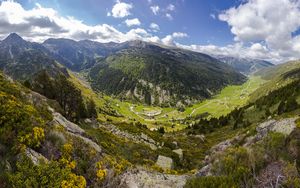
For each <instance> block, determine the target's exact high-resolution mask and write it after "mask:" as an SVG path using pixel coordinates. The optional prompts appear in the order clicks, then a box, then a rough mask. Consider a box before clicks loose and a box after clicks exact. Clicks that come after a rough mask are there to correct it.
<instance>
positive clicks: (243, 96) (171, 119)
mask: <svg viewBox="0 0 300 188" xmlns="http://www.w3.org/2000/svg"><path fill="white" fill-rule="evenodd" d="M263 83H265V80H263V79H261V78H260V77H259V76H250V77H249V79H248V81H247V82H245V83H244V84H242V85H234V86H227V87H225V88H224V89H223V90H222V91H221V92H220V93H219V94H217V95H215V96H214V97H213V98H211V99H207V100H204V101H202V102H200V103H197V104H194V105H192V106H189V107H187V108H186V109H184V111H183V112H180V111H179V110H178V109H177V108H171V107H170V108H161V107H157V106H156V107H154V106H145V105H142V104H132V103H130V102H126V101H120V100H118V99H113V98H110V97H107V96H106V100H108V101H109V103H110V104H111V106H112V107H113V109H114V110H116V111H117V112H118V113H119V114H122V115H123V116H124V117H125V118H126V119H127V121H134V120H136V121H139V122H141V123H143V124H145V125H147V126H148V127H149V128H150V129H151V128H152V129H156V128H158V127H157V125H158V124H159V125H163V126H164V128H165V130H166V131H177V130H181V129H183V128H185V127H187V125H186V124H184V123H183V120H184V119H185V118H187V117H195V116H198V115H201V114H205V113H207V114H208V118H209V117H220V116H222V115H226V114H228V113H229V112H231V111H232V110H233V109H235V108H236V107H239V106H243V105H245V104H246V103H247V101H248V100H249V96H250V94H251V93H253V92H254V91H255V90H256V89H257V88H259V86H261V85H262V84H263ZM124 117H123V118H120V119H122V121H124ZM112 119H113V120H117V119H118V118H114V117H112Z"/></svg>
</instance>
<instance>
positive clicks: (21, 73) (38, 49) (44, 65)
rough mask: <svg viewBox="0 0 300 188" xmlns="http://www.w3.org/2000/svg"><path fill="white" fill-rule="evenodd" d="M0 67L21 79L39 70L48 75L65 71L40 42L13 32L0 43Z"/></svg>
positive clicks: (28, 77) (13, 76)
mask: <svg viewBox="0 0 300 188" xmlns="http://www.w3.org/2000/svg"><path fill="white" fill-rule="evenodd" d="M0 69H1V70H2V71H3V72H4V73H6V74H8V75H10V76H11V77H12V78H14V79H18V80H23V81H25V80H27V79H31V78H33V77H34V75H35V74H36V73H38V72H39V71H41V70H47V72H48V73H49V74H50V75H57V74H60V73H61V74H65V73H66V70H65V69H64V68H62V67H61V66H60V65H59V64H58V63H57V62H55V60H54V59H53V58H52V57H50V56H49V55H48V54H47V49H46V48H44V47H43V46H42V45H41V44H38V43H31V42H28V41H25V40H23V39H22V38H21V37H20V36H18V35H17V34H15V33H12V34H10V35H9V36H8V37H7V38H6V39H4V40H3V41H1V43H0Z"/></svg>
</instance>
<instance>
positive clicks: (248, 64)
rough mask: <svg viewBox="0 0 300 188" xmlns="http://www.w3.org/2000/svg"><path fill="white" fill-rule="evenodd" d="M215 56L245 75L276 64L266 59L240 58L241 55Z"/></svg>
mask: <svg viewBox="0 0 300 188" xmlns="http://www.w3.org/2000/svg"><path fill="white" fill-rule="evenodd" d="M213 57H215V58H216V59H218V60H220V61H222V62H224V63H226V64H228V65H230V66H231V67H233V68H234V69H235V70H236V71H238V72H240V73H243V74H245V75H250V74H253V73H255V72H257V71H259V70H261V69H263V68H266V67H271V66H274V65H273V64H272V63H270V62H268V61H265V60H260V59H251V58H240V57H231V56H224V55H214V56H213Z"/></svg>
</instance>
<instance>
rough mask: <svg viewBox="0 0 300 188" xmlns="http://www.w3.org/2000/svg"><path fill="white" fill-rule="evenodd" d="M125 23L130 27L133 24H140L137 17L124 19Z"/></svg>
mask: <svg viewBox="0 0 300 188" xmlns="http://www.w3.org/2000/svg"><path fill="white" fill-rule="evenodd" d="M125 23H126V25H127V26H128V27H131V26H134V25H141V22H140V20H139V19H138V18H133V19H126V20H125Z"/></svg>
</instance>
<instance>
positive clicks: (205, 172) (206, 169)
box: [196, 164, 211, 177]
mask: <svg viewBox="0 0 300 188" xmlns="http://www.w3.org/2000/svg"><path fill="white" fill-rule="evenodd" d="M210 170H211V164H208V165H206V166H204V167H202V168H201V169H200V170H199V172H197V174H196V176H197V177H199V176H209V175H211V173H210Z"/></svg>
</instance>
